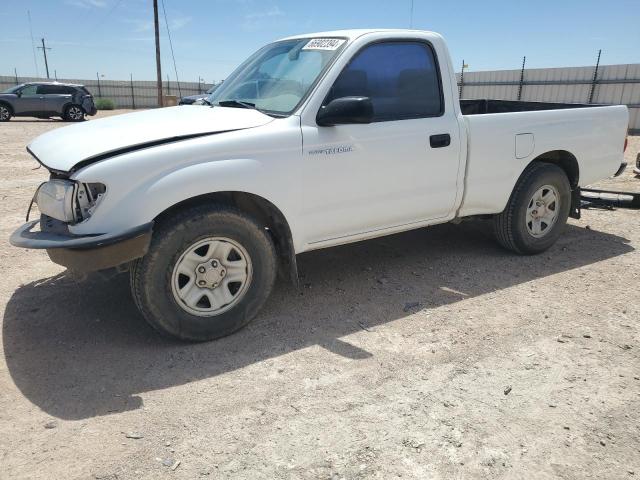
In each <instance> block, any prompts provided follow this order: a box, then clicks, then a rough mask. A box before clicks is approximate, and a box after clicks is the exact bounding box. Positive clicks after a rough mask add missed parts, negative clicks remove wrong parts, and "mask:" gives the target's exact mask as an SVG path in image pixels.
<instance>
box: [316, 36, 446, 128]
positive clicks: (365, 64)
mask: <svg viewBox="0 0 640 480" xmlns="http://www.w3.org/2000/svg"><path fill="white" fill-rule="evenodd" d="M349 96H362V97H369V98H370V99H371V102H372V103H373V111H374V121H377V122H383V121H391V120H402V119H408V118H422V117H434V116H438V115H441V114H442V113H443V111H444V105H443V103H442V94H441V88H440V81H439V78H438V69H437V67H436V60H435V55H434V53H433V50H432V48H431V47H430V46H429V45H427V44H426V43H422V42H400V41H396V42H384V43H376V44H373V45H370V46H368V47H365V48H364V49H363V50H361V51H360V52H359V53H357V54H356V56H355V57H354V58H353V59H352V60H351V62H350V63H349V65H347V66H346V67H345V69H344V70H343V71H342V73H340V76H339V77H338V78H337V79H336V81H335V83H334V84H333V87H331V90H330V91H329V95H328V96H327V99H326V100H325V102H324V104H325V105H326V104H327V103H329V102H330V101H331V100H333V99H335V98H340V97H349Z"/></svg>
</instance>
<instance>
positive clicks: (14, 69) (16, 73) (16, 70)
mask: <svg viewBox="0 0 640 480" xmlns="http://www.w3.org/2000/svg"><path fill="white" fill-rule="evenodd" d="M13 73H15V75H16V85H20V82H18V69H17V68H15V67H14V68H13Z"/></svg>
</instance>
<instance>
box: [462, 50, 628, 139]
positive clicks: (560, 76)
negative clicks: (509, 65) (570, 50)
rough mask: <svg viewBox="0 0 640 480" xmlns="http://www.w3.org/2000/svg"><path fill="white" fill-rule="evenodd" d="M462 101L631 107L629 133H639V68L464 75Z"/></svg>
mask: <svg viewBox="0 0 640 480" xmlns="http://www.w3.org/2000/svg"><path fill="white" fill-rule="evenodd" d="M457 80H458V87H459V88H460V92H461V97H462V98H468V99H476V98H493V99H501V100H523V101H530V102H567V103H594V104H596V103H604V104H616V105H626V106H627V107H629V129H630V130H631V131H632V132H634V133H640V64H638V63H635V64H625V65H600V66H598V67H597V69H596V67H595V66H593V67H565V68H530V69H524V70H522V69H518V70H497V71H485V72H469V71H465V72H464V76H463V79H462V80H463V81H462V83H461V82H460V74H458V75H457Z"/></svg>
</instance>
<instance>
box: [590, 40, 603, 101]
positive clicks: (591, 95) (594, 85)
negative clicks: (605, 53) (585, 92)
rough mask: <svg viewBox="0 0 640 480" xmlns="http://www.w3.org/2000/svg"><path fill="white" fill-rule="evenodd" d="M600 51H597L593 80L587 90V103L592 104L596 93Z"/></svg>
mask: <svg viewBox="0 0 640 480" xmlns="http://www.w3.org/2000/svg"><path fill="white" fill-rule="evenodd" d="M601 53H602V50H598V60H597V61H596V68H595V70H594V71H593V80H591V89H590V90H589V103H593V94H594V93H595V92H596V82H597V81H598V67H600V54H601Z"/></svg>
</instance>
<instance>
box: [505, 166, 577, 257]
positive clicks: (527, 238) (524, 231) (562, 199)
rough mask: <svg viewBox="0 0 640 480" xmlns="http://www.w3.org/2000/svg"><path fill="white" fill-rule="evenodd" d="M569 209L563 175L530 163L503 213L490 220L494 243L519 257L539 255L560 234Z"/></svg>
mask: <svg viewBox="0 0 640 480" xmlns="http://www.w3.org/2000/svg"><path fill="white" fill-rule="evenodd" d="M570 208H571V185H570V184H569V180H568V178H567V175H566V174H565V172H564V171H563V170H562V169H561V168H560V167H558V166H556V165H552V164H548V163H533V164H531V165H530V166H529V167H527V169H526V170H525V171H524V173H523V174H522V176H521V177H520V179H519V180H518V183H517V184H516V186H515V188H514V190H513V193H512V194H511V198H510V199H509V203H508V204H507V207H506V208H505V209H504V211H503V212H502V213H500V214H498V215H496V216H495V217H494V231H495V233H496V238H497V240H498V242H499V243H500V244H501V245H502V246H503V247H505V248H508V249H509V250H513V251H514V252H517V253H520V254H526V255H531V254H535V253H540V252H543V251H545V250H547V249H548V248H549V247H551V246H552V245H553V244H554V243H555V242H556V240H558V237H559V236H560V234H561V233H562V230H563V228H564V226H565V224H566V223H567V218H568V217H569V211H570Z"/></svg>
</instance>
